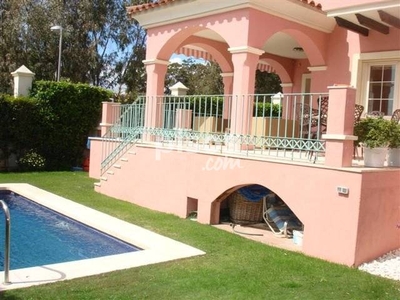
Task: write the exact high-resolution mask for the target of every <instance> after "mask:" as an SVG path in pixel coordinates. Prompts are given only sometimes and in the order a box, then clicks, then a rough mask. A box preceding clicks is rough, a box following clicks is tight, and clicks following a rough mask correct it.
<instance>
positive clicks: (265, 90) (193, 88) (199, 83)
mask: <svg viewBox="0 0 400 300" xmlns="http://www.w3.org/2000/svg"><path fill="white" fill-rule="evenodd" d="M220 74H221V69H220V67H219V65H218V64H217V63H216V62H207V63H206V64H201V63H198V62H196V60H194V59H193V58H188V59H185V60H184V61H183V62H182V64H178V63H173V64H170V65H169V66H168V71H167V76H166V80H165V84H166V86H169V87H170V86H171V85H174V84H175V83H177V82H178V81H180V82H182V83H183V84H184V85H185V86H186V87H187V88H189V91H188V94H189V95H218V94H219V95H221V94H223V92H224V85H223V82H222V77H221V75H220ZM280 84H281V80H280V79H279V76H278V75H276V74H274V73H267V72H260V71H258V70H257V72H256V86H255V93H256V94H276V93H278V92H282V88H281V86H280Z"/></svg>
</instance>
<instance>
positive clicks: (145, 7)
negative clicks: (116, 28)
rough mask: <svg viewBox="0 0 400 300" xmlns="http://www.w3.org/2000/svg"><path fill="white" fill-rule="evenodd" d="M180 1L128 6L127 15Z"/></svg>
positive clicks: (312, 4) (305, 2)
mask: <svg viewBox="0 0 400 300" xmlns="http://www.w3.org/2000/svg"><path fill="white" fill-rule="evenodd" d="M177 1H180V0H159V1H157V2H154V3H145V4H140V5H134V6H128V7H127V12H128V15H134V14H136V13H139V12H142V11H145V10H150V9H153V8H157V7H160V6H163V5H169V4H171V3H173V2H177ZM298 1H300V2H302V3H304V4H308V5H310V6H311V7H314V8H316V9H319V10H322V5H321V4H320V3H318V4H316V3H315V2H314V1H308V0H298Z"/></svg>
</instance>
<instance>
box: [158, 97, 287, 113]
mask: <svg viewBox="0 0 400 300" xmlns="http://www.w3.org/2000/svg"><path fill="white" fill-rule="evenodd" d="M182 102H183V103H185V105H182V107H180V106H179V104H180V103H182ZM164 103H165V104H166V105H167V107H168V104H170V105H171V106H170V109H177V108H185V109H191V110H193V112H194V114H195V115H205V116H214V115H218V116H222V110H223V107H224V97H222V96H187V97H174V96H167V97H166V98H165V100H164ZM271 110H272V112H271ZM256 115H257V116H258V117H262V116H264V117H270V116H271V117H279V116H280V115H281V106H280V105H279V104H272V103H270V102H255V103H254V107H253V117H255V116H256Z"/></svg>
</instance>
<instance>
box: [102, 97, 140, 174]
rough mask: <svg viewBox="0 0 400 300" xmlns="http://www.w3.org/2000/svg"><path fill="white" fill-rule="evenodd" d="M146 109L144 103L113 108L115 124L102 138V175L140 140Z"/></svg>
mask: <svg viewBox="0 0 400 300" xmlns="http://www.w3.org/2000/svg"><path fill="white" fill-rule="evenodd" d="M144 108H145V104H142V103H134V104H126V105H115V106H113V115H115V122H114V124H113V125H112V126H111V127H110V128H109V129H108V131H107V132H106V133H105V134H104V135H103V136H102V141H103V143H102V162H101V174H104V172H106V171H107V170H108V169H109V168H110V167H111V166H112V165H113V164H114V163H115V162H116V161H117V160H118V159H119V158H120V157H121V156H122V155H124V154H125V153H126V151H127V150H129V148H131V147H132V146H133V145H134V143H135V142H136V141H137V140H138V139H140V137H141V134H142V131H143V124H144ZM117 114H119V116H118V115H117Z"/></svg>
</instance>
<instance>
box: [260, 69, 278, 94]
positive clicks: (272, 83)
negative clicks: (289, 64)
mask: <svg viewBox="0 0 400 300" xmlns="http://www.w3.org/2000/svg"><path fill="white" fill-rule="evenodd" d="M254 92H255V93H256V94H276V93H278V92H282V87H281V80H280V78H279V76H278V75H276V74H274V73H267V72H261V71H259V70H257V71H256V86H255V91H254Z"/></svg>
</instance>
